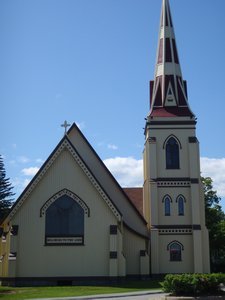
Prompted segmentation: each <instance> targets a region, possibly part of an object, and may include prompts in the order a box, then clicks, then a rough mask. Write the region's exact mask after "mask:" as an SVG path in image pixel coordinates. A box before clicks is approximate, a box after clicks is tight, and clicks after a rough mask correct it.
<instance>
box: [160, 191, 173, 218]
mask: <svg viewBox="0 0 225 300" xmlns="http://www.w3.org/2000/svg"><path fill="white" fill-rule="evenodd" d="M162 202H163V203H164V215H165V216H166V217H169V216H171V205H170V203H172V199H171V197H170V196H169V195H166V196H164V198H163V201H162Z"/></svg>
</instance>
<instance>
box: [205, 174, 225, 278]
mask: <svg viewBox="0 0 225 300" xmlns="http://www.w3.org/2000/svg"><path fill="white" fill-rule="evenodd" d="M202 183H203V187H204V197H205V218H206V226H207V228H208V230H209V245H210V260H211V270H212V271H213V272H216V271H223V272H224V271H225V214H224V212H223V210H222V207H221V205H220V201H221V198H220V197H218V196H217V192H216V191H214V190H213V180H212V179H211V178H210V177H202Z"/></svg>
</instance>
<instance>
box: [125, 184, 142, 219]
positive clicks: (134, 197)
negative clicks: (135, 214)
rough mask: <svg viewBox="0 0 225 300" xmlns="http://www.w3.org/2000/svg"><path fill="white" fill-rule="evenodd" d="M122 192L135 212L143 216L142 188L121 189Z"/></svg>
mask: <svg viewBox="0 0 225 300" xmlns="http://www.w3.org/2000/svg"><path fill="white" fill-rule="evenodd" d="M123 190H124V192H125V193H126V194H127V196H128V197H129V199H130V201H131V202H132V203H133V204H134V205H135V207H136V208H137V210H138V211H139V212H140V213H141V215H143V188H142V187H138V188H123Z"/></svg>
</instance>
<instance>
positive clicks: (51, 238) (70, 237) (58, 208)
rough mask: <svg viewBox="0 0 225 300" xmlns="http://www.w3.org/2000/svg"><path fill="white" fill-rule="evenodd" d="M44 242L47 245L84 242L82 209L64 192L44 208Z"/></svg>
mask: <svg viewBox="0 0 225 300" xmlns="http://www.w3.org/2000/svg"><path fill="white" fill-rule="evenodd" d="M45 243H46V244H47V245H77V244H79V245H81V244H83V243H84V210H83V208H82V207H81V206H80V205H79V204H78V203H77V202H76V201H75V200H74V199H72V198H71V197H69V196H68V195H66V194H65V195H62V196H61V197H59V198H58V199H57V200H55V201H54V202H53V203H52V204H51V205H50V206H49V207H48V208H47V210H46V223H45Z"/></svg>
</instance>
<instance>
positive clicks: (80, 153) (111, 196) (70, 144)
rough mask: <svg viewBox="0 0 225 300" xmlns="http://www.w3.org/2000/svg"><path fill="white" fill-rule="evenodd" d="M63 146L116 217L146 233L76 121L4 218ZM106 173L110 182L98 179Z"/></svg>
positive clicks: (10, 213) (140, 232) (41, 176)
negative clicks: (132, 220)
mask: <svg viewBox="0 0 225 300" xmlns="http://www.w3.org/2000/svg"><path fill="white" fill-rule="evenodd" d="M65 148H67V150H68V151H70V153H71V154H72V156H73V158H74V159H75V160H76V162H77V163H78V164H79V166H80V167H81V168H82V170H83V171H84V173H85V174H86V176H87V177H88V178H89V180H90V182H91V183H92V184H93V186H94V187H95V188H96V189H97V191H98V192H99V194H100V195H101V197H102V198H103V199H104V201H105V202H106V204H107V205H108V206H109V208H110V209H111V211H112V212H113V214H114V215H115V217H116V218H117V220H118V221H122V220H123V221H124V222H125V225H127V226H128V227H129V228H131V229H132V230H133V231H135V232H136V233H138V234H140V235H142V236H147V228H146V221H145V220H144V218H143V216H142V215H141V213H139V211H138V209H137V208H136V206H135V205H134V204H133V203H132V202H131V201H130V199H129V197H128V196H127V195H126V194H125V192H124V191H123V189H122V188H121V187H120V185H119V184H118V182H117V181H116V180H115V178H114V177H113V175H112V174H111V173H110V171H109V170H108V169H107V168H106V166H105V165H104V163H103V162H102V160H101V159H100V158H99V156H98V155H97V153H96V152H95V150H94V149H93V148H92V146H91V145H90V144H89V142H88V141H87V139H86V138H85V137H84V135H83V134H82V132H81V131H80V129H79V128H78V127H77V126H76V125H75V124H73V125H72V126H71V128H70V129H69V131H68V133H67V135H65V136H64V137H63V138H62V140H61V141H60V142H59V144H58V145H57V146H56V148H55V149H54V150H53V152H52V153H51V154H50V156H49V157H48V159H47V160H46V161H45V163H44V164H43V165H42V167H41V168H40V170H39V171H38V173H37V174H36V175H35V176H34V178H33V179H32V181H31V182H30V183H29V184H28V186H27V187H26V188H25V190H24V191H23V192H22V194H21V195H20V197H19V198H18V200H17V201H16V202H15V203H14V205H13V207H12V209H11V211H10V212H9V214H8V216H7V217H6V219H7V220H10V219H12V217H13V215H14V214H15V213H16V211H17V210H18V209H19V208H20V207H21V205H22V204H23V202H24V201H26V199H27V198H28V196H29V195H30V194H31V193H32V191H33V190H34V188H35V187H36V185H37V184H38V182H39V181H40V180H41V179H42V178H43V176H44V175H45V173H46V172H47V170H48V168H49V167H50V166H51V165H52V164H53V163H54V161H55V159H56V158H57V157H58V155H59V154H60V153H61V151H62V150H63V149H65ZM88 158H89V159H88ZM106 177H107V178H110V184H106V183H105V182H104V180H103V181H102V180H101V178H106ZM109 186H110V187H109ZM118 198H119V199H120V200H121V202H123V203H120V201H119V202H118V201H117V199H118ZM127 211H128V212H129V213H130V215H131V216H130V217H131V218H130V217H129V215H128V214H127ZM6 219H5V220H6ZM131 219H134V223H132V222H131ZM135 219H136V220H135Z"/></svg>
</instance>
